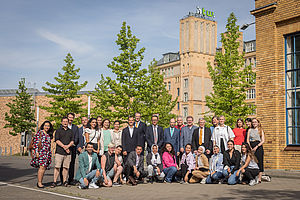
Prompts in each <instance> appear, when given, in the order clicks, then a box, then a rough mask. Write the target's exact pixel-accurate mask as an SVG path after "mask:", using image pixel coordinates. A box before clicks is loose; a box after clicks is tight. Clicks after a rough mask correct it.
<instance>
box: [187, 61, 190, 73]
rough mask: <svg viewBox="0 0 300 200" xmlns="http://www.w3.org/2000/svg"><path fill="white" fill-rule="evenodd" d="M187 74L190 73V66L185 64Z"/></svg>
mask: <svg viewBox="0 0 300 200" xmlns="http://www.w3.org/2000/svg"><path fill="white" fill-rule="evenodd" d="M187 72H190V64H189V63H188V64H187Z"/></svg>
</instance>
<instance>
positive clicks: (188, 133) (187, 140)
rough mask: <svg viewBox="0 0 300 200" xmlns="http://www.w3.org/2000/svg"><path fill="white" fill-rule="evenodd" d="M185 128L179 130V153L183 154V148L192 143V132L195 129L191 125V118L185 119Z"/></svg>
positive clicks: (192, 119)
mask: <svg viewBox="0 0 300 200" xmlns="http://www.w3.org/2000/svg"><path fill="white" fill-rule="evenodd" d="M186 121H187V126H185V127H183V128H182V129H181V135H180V152H182V153H183V152H184V147H185V146H186V145H187V144H191V143H192V137H193V133H194V130H195V129H196V128H197V127H196V126H194V125H193V121H194V118H193V117H192V116H188V117H187V118H186Z"/></svg>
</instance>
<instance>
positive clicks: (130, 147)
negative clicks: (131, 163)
mask: <svg viewBox="0 0 300 200" xmlns="http://www.w3.org/2000/svg"><path fill="white" fill-rule="evenodd" d="M133 124H134V118H133V117H132V116H129V117H128V126H127V127H126V128H124V129H123V131H122V146H123V155H124V161H125V162H126V159H127V156H128V155H129V153H130V152H132V151H135V147H136V146H137V145H138V131H137V129H136V128H135V127H134V125H133Z"/></svg>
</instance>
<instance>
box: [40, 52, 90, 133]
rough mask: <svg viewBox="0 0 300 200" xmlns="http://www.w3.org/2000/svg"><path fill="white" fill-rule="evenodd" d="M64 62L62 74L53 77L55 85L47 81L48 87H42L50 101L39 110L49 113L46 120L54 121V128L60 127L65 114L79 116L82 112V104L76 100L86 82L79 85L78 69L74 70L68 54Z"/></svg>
mask: <svg viewBox="0 0 300 200" xmlns="http://www.w3.org/2000/svg"><path fill="white" fill-rule="evenodd" d="M64 61H65V63H66V65H65V66H63V67H62V70H63V73H61V72H58V76H57V77H54V79H55V80H56V82H57V83H56V84H54V83H50V82H48V81H47V82H46V85H47V86H48V87H42V88H43V90H44V91H46V92H49V93H50V94H47V95H46V96H47V97H50V98H51V99H52V100H51V101H50V105H51V106H49V107H48V106H41V108H42V109H44V110H46V111H48V112H49V113H50V116H48V117H47V118H46V119H47V120H50V121H54V122H55V124H54V127H55V128H57V127H58V126H59V125H60V122H61V118H62V117H64V116H66V115H67V113H69V112H72V113H75V114H81V113H82V112H83V105H84V103H82V100H80V99H78V98H79V97H80V95H78V92H79V91H80V90H81V89H82V88H84V87H85V86H86V85H87V81H85V82H84V83H82V84H79V82H78V79H79V78H80V75H78V73H79V71H80V68H75V64H73V61H74V59H73V58H72V56H71V54H70V53H68V54H67V56H66V58H65V59H64ZM77 120H78V118H77Z"/></svg>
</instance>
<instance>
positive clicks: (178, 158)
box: [176, 151, 183, 166]
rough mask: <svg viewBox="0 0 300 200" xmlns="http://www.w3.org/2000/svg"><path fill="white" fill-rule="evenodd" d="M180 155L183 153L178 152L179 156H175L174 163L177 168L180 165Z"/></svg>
mask: <svg viewBox="0 0 300 200" xmlns="http://www.w3.org/2000/svg"><path fill="white" fill-rule="evenodd" d="M182 155H183V153H182V152H181V151H180V152H179V156H176V163H177V165H178V166H179V164H180V161H181V157H182Z"/></svg>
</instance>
